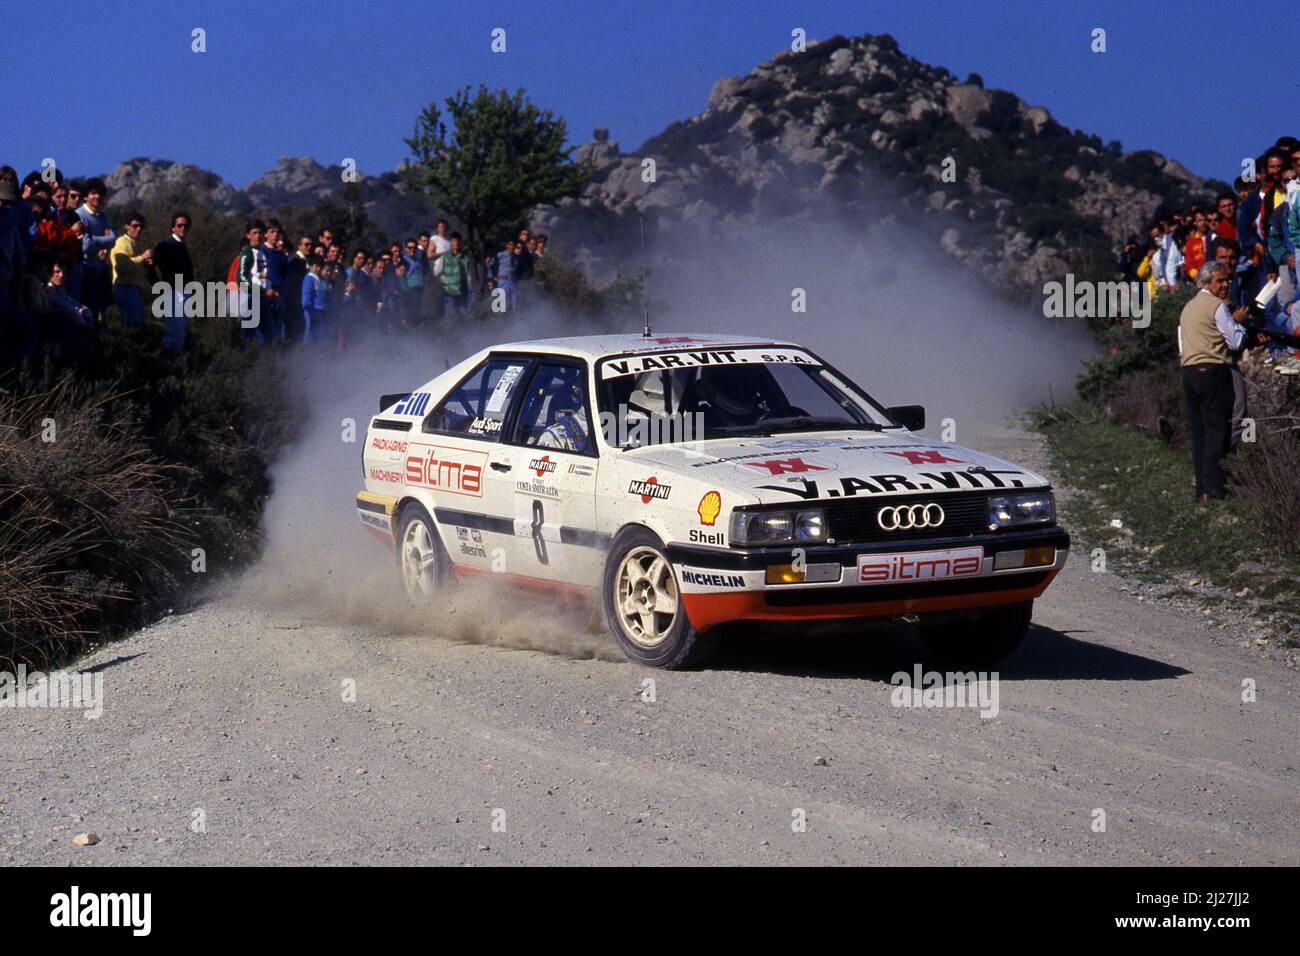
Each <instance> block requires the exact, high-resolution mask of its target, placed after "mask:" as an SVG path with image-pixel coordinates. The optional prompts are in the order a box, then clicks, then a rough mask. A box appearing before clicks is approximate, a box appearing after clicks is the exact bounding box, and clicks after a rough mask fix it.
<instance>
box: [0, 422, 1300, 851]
mask: <svg viewBox="0 0 1300 956" xmlns="http://www.w3.org/2000/svg"><path fill="white" fill-rule="evenodd" d="M972 444H975V443H974V442H972ZM976 447H983V448H987V449H988V450H990V451H992V452H994V453H998V454H1002V455H1005V456H1007V457H1011V458H1014V459H1018V460H1020V461H1023V462H1025V463H1027V464H1031V465H1036V466H1039V467H1042V465H1043V462H1042V450H1041V447H1040V445H1039V443H1038V441H1037V439H1036V438H1034V437H1032V436H1028V435H1025V434H1023V433H1020V432H1015V431H1010V430H1008V431H1003V432H998V433H995V434H992V435H985V436H982V437H981V441H980V443H978V444H976ZM329 586H330V585H329V582H328V581H323V582H322V584H321V588H322V591H324V590H325V589H328V588H329ZM476 606H477V607H479V608H480V609H481V607H482V605H475V604H473V603H470V604H468V605H466V606H461V607H458V608H456V609H455V610H456V612H457V613H459V614H461V615H473V614H475V613H476ZM530 613H531V614H534V615H538V617H535V618H534V619H533V621H532V624H533V625H535V626H536V627H540V626H541V625H540V624H539V623H538V622H539V621H541V620H542V616H547V617H548V618H549V620H548V623H547V625H546V627H547V628H549V633H552V634H555V633H568V634H571V635H573V636H572V639H571V640H568V641H561V642H558V645H557V643H556V642H554V641H551V640H550V639H548V638H546V637H545V636H543V637H541V638H528V639H523V640H520V639H519V636H518V635H519V634H520V633H522V634H525V635H527V634H531V633H533V632H534V631H535V630H536V627H530V626H525V627H523V628H522V630H520V629H519V628H516V629H515V631H514V632H513V636H512V633H507V634H505V636H499V635H495V634H494V633H493V632H492V628H491V626H490V625H481V626H478V627H470V628H461V629H460V630H459V631H458V632H456V633H459V634H460V635H461V637H462V638H464V637H469V638H471V640H469V641H466V640H460V641H456V640H447V639H445V638H440V637H435V636H430V635H429V634H428V633H427V631H425V632H423V633H421V632H420V629H419V628H409V627H406V628H399V629H392V628H388V627H385V626H382V624H366V623H364V621H362V622H358V620H357V619H356V618H355V617H354V616H351V615H347V614H339V613H337V612H336V611H334V610H332V609H330V608H328V607H327V606H316V605H314V604H313V603H312V602H310V601H308V602H302V601H299V602H298V603H297V605H295V607H291V608H286V607H283V606H278V607H272V608H259V607H250V606H249V604H248V602H247V600H246V599H245V598H244V597H242V596H231V597H227V598H225V599H223V600H221V601H218V602H216V603H213V604H210V605H208V606H205V607H204V608H202V609H201V610H199V611H197V612H195V613H191V614H187V615H184V616H179V617H174V618H171V619H168V620H166V621H164V622H163V623H161V624H159V625H157V626H155V627H151V628H149V629H147V630H145V631H143V632H141V633H139V634H136V635H134V636H133V637H131V638H130V639H128V640H125V641H121V642H119V643H115V644H113V645H111V646H108V647H106V648H103V649H102V650H101V651H99V652H97V653H96V654H94V655H92V656H91V657H90V658H88V659H87V660H86V661H84V662H83V666H84V667H94V668H97V669H98V670H99V673H101V674H102V675H103V679H104V693H105V698H106V703H105V709H104V713H103V715H102V717H101V718H100V719H98V720H88V719H84V717H83V715H82V714H81V713H80V712H77V711H69V710H26V709H23V710H7V711H0V765H2V766H3V767H4V774H3V781H2V782H0V863H5V864H29V863H44V864H65V863H92V862H93V863H97V864H112V863H118V864H142V863H251V864H258V863H268V864H278V863H309V864H310V863H379V864H385V863H394V864H396V863H439V864H463V863H472V864H510V863H532V864H540V863H557V864H584V863H633V864H676V863H732V864H789V863H799V864H823V863H825V864H838V863H869V864H876V863H900V864H901V863H937V864H947V863H956V864H1118V863H1139V864H1145V863H1175V864H1179V863H1183V864H1186V863H1200V864H1205V863H1210V864H1252V865H1263V864H1290V865H1295V864H1297V863H1300V819H1298V815H1297V812H1296V811H1297V806H1300V802H1298V800H1297V796H1298V792H1300V770H1298V769H1297V765H1300V754H1297V745H1296V732H1297V728H1298V727H1300V693H1298V692H1300V674H1297V673H1296V671H1295V670H1293V669H1288V668H1287V667H1285V666H1283V665H1282V664H1281V663H1279V662H1277V661H1274V660H1270V659H1266V658H1263V657H1260V656H1258V655H1256V654H1254V653H1252V652H1251V651H1248V650H1243V649H1242V648H1241V647H1240V646H1238V645H1239V641H1238V640H1237V639H1236V638H1234V636H1233V633H1232V632H1231V630H1230V629H1229V630H1218V629H1213V628H1210V627H1208V626H1207V623H1206V620H1205V618H1204V617H1203V616H1201V615H1198V614H1196V613H1192V612H1188V611H1185V610H1180V609H1177V608H1174V607H1172V606H1170V605H1167V604H1161V603H1160V602H1153V601H1142V602H1139V601H1138V600H1137V599H1136V598H1135V597H1133V596H1132V595H1130V594H1129V593H1127V592H1126V590H1125V589H1124V588H1123V586H1122V582H1121V581H1119V580H1117V579H1116V577H1115V576H1114V575H1113V574H1104V573H1103V574H1096V573H1092V572H1091V571H1090V569H1089V564H1088V561H1087V560H1086V556H1084V555H1082V554H1079V553H1076V554H1075V555H1074V556H1073V557H1072V559H1071V562H1070V564H1069V565H1068V566H1067V568H1066V570H1065V571H1064V572H1063V574H1062V576H1061V577H1060V579H1059V580H1058V582H1057V583H1056V584H1055V585H1054V586H1053V588H1052V589H1050V590H1049V591H1048V593H1047V594H1046V595H1045V597H1044V598H1043V599H1042V600H1040V601H1039V602H1038V605H1037V608H1036V613H1035V627H1034V630H1033V633H1032V634H1031V637H1030V640H1029V642H1028V644H1027V645H1026V647H1025V648H1024V649H1023V650H1022V651H1021V652H1020V653H1019V654H1018V655H1016V656H1015V657H1014V658H1012V659H1011V660H1010V661H1008V662H1007V663H1005V664H1004V665H1003V666H1002V667H1001V669H1000V681H999V684H998V687H999V700H998V704H999V712H998V715H997V716H996V717H994V718H992V719H985V718H983V717H981V716H980V714H979V712H978V711H976V710H974V709H956V708H948V709H945V708H938V709H926V708H902V707H896V706H893V705H891V690H892V688H891V686H890V683H889V681H890V677H891V675H892V674H893V673H894V672H896V671H909V672H910V671H911V670H912V668H913V665H914V664H915V662H916V660H917V659H918V655H919V653H920V643H919V641H918V640H917V639H916V637H915V636H914V635H912V634H910V633H908V632H906V631H899V632H897V633H888V634H883V635H881V634H877V635H873V636H869V637H864V638H857V639H849V638H843V637H840V638H833V639H831V638H819V637H814V636H804V637H797V638H796V637H782V638H779V639H767V640H753V641H748V642H739V643H733V644H732V645H730V646H728V647H727V648H726V649H725V650H724V652H723V654H722V655H721V657H720V658H719V659H718V660H717V661H715V662H714V664H713V665H712V666H711V668H710V669H708V670H705V671H699V672H686V673H661V672H652V671H647V670H644V669H640V668H638V667H635V666H633V665H631V664H627V663H624V662H623V661H622V659H621V658H618V657H617V655H616V652H615V651H614V650H613V648H612V642H610V641H608V640H607V639H605V638H602V637H600V636H597V635H588V634H583V633H582V628H583V624H584V621H583V620H582V619H577V620H569V619H567V618H562V617H561V618H557V617H555V614H554V612H553V611H550V610H547V609H533V610H532V611H531V612H530ZM525 623H527V622H525ZM520 644H522V645H530V644H536V645H541V646H543V647H546V646H559V645H563V647H562V649H563V653H556V652H554V651H545V650H531V649H520V647H518V646H510V645H520ZM648 678H649V679H652V680H653V682H654V686H653V690H654V694H653V696H654V700H653V702H651V701H648V700H646V699H644V698H645V697H646V696H648V695H647V693H646V691H647V685H645V684H644V683H643V682H644V681H646V680H647V679H648ZM1247 678H1251V679H1253V680H1254V682H1255V686H1256V688H1257V695H1258V699H1257V700H1256V701H1255V702H1253V703H1243V701H1242V683H1243V681H1244V680H1245V679H1247ZM350 687H355V700H354V701H349V700H346V699H345V697H347V696H349V694H348V689H349V688H350ZM1099 810H1100V811H1104V814H1105V817H1104V819H1105V829H1104V832H1097V831H1096V830H1095V829H1094V827H1095V825H1096V823H1095V821H1097V820H1099V819H1100V818H1099V816H1098V814H1097V812H1096V811H1099ZM801 814H802V815H801ZM801 819H803V820H806V828H805V829H803V830H802V831H801V832H799V828H798V825H797V824H798V822H799V820H801ZM494 824H495V828H494ZM792 824H794V825H792ZM85 832H93V833H96V834H98V835H99V837H100V838H101V841H100V842H99V843H98V844H97V845H93V846H84V847H83V846H74V845H73V842H72V840H73V837H74V836H75V835H76V834H79V833H85Z"/></svg>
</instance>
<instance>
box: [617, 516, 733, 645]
mask: <svg viewBox="0 0 1300 956" xmlns="http://www.w3.org/2000/svg"><path fill="white" fill-rule="evenodd" d="M603 590H604V595H605V622H606V623H607V624H608V625H609V629H610V631H611V632H613V634H614V639H615V640H616V641H618V646H619V648H620V649H621V650H622V651H623V653H624V654H625V655H626V656H627V657H628V658H629V659H630V660H633V661H636V662H637V663H638V664H645V665H646V666H648V667H663V668H675V667H690V666H693V665H696V664H699V663H701V662H702V661H703V660H704V659H705V657H706V656H707V654H708V653H709V651H711V650H712V648H713V644H714V642H713V641H712V640H711V639H710V637H709V636H707V635H704V634H701V633H700V632H699V631H697V630H695V628H693V627H692V626H691V622H690V621H689V620H688V619H687V617H686V610H685V608H684V607H683V606H682V598H681V592H680V591H679V590H678V587H677V575H676V574H675V573H674V571H673V566H672V564H670V563H669V561H668V558H667V557H665V555H664V552H663V542H661V541H660V540H659V538H658V537H657V536H656V535H655V534H653V533H652V532H651V531H649V530H648V529H646V528H628V529H626V530H624V531H623V532H621V533H620V534H619V535H618V537H616V538H615V539H614V541H613V542H612V543H611V545H610V548H609V555H608V556H607V557H606V559H605V577H604V588H603Z"/></svg>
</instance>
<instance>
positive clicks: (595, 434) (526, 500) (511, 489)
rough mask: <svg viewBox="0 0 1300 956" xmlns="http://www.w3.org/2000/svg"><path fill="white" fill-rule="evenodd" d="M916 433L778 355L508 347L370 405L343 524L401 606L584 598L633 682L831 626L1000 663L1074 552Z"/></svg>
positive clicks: (1037, 479)
mask: <svg viewBox="0 0 1300 956" xmlns="http://www.w3.org/2000/svg"><path fill="white" fill-rule="evenodd" d="M924 425H925V412H924V409H922V408H920V407H919V406H914V405H904V406H897V407H892V408H887V407H884V406H882V405H880V404H879V403H878V402H876V401H875V399H873V398H872V397H871V396H870V395H868V394H867V393H866V392H865V391H863V390H862V389H861V388H859V387H858V386H857V385H855V384H854V383H853V382H852V381H850V380H849V379H848V377H847V376H845V375H844V374H842V373H841V372H838V371H836V370H835V369H834V368H833V367H832V366H831V365H830V364H829V363H827V362H825V361H823V360H822V359H821V358H819V357H818V356H817V355H815V354H814V353H813V352H811V351H809V350H808V349H805V348H802V347H801V346H798V345H795V344H792V343H789V342H770V341H760V340H753V339H747V338H744V337H734V336H721V335H703V334H701V335H666V336H665V335H661V336H656V337H646V336H634V335H604V336H592V337H584V338H561V339H547V340H543V341H536V342H521V343H517V344H513V345H501V346H497V347H495V348H490V349H486V350H484V351H482V352H479V353H478V354H476V355H473V356H471V357H470V358H468V359H466V360H465V361H463V362H461V363H460V364H459V365H457V366H455V367H454V368H451V369H448V370H447V371H446V372H444V373H443V374H441V375H439V376H437V377H436V378H434V379H433V380H432V381H429V382H427V383H426V384H424V385H422V386H420V387H419V388H417V389H415V390H414V391H412V392H409V393H405V394H397V395H385V396H383V397H382V398H381V400H380V412H379V414H378V415H376V416H375V417H374V418H372V419H371V421H370V426H369V430H368V432H367V435H366V441H365V451H364V466H363V470H364V473H365V489H364V490H363V491H361V492H360V493H358V494H357V496H356V506H357V511H358V514H359V516H360V519H361V523H362V524H363V526H364V527H365V528H366V529H367V530H369V531H371V532H373V533H374V534H376V535H377V536H378V537H379V538H380V539H381V540H382V541H383V542H384V544H385V545H386V546H388V547H390V548H392V549H393V551H394V553H395V555H396V563H397V566H398V569H399V571H400V576H401V581H402V583H403V585H404V587H405V589H406V593H407V595H408V596H409V597H410V598H411V599H413V600H415V601H418V602H429V603H436V602H437V601H438V599H439V596H440V595H442V594H443V593H444V590H445V589H447V588H449V587H451V586H453V584H454V582H455V580H456V579H458V578H462V577H465V576H470V575H475V574H480V575H489V576H493V579H494V580H510V581H513V582H515V583H518V584H522V585H525V586H528V587H534V588H545V589H552V590H557V591H562V592H568V593H570V594H576V595H582V596H586V597H588V598H590V599H592V600H593V601H596V602H599V603H600V604H602V605H603V608H604V613H605V618H606V621H607V623H608V626H609V629H610V631H611V632H612V633H613V635H614V638H615V639H616V640H617V641H618V643H619V645H620V647H621V648H622V650H623V651H624V653H625V654H626V655H627V656H628V657H629V658H631V659H633V660H635V661H638V662H640V663H643V664H648V665H652V666H658V667H674V666H679V665H683V664H686V663H688V662H691V661H694V660H698V659H699V658H700V656H701V654H702V652H703V650H704V648H705V647H707V646H708V645H709V644H710V643H711V639H712V638H713V637H716V636H717V635H718V634H720V633H722V632H723V631H724V630H735V629H742V630H743V629H744V628H745V625H744V624H742V622H761V621H826V620H836V619H840V620H845V621H861V622H863V623H873V624H879V623H898V622H906V623H911V624H916V625H917V626H918V627H919V629H920V633H921V635H922V637H923V638H924V639H925V640H926V642H927V643H928V644H929V645H930V646H931V648H932V649H934V650H935V651H936V652H938V653H942V654H944V655H953V656H955V657H957V658H965V659H967V660H969V661H971V662H975V661H982V662H988V661H993V660H998V659H1000V658H1002V657H1005V656H1006V655H1007V654H1009V653H1011V652H1012V651H1013V650H1015V649H1016V647H1018V646H1019V644H1020V642H1021V641H1022V640H1023V639H1024V636H1025V634H1026V632H1027V630H1028V627H1029V622H1030V613H1031V609H1032V607H1033V601H1034V598H1036V597H1038V596H1039V595H1040V594H1042V593H1043V591H1044V590H1045V589H1046V588H1047V586H1048V585H1049V584H1050V583H1051V581H1052V579H1053V578H1054V577H1055V576H1056V574H1057V572H1058V571H1060V569H1061V568H1062V567H1063V566H1064V564H1065V560H1066V555H1067V554H1068V551H1069V544H1070V541H1069V537H1068V535H1067V534H1066V532H1065V531H1064V530H1063V529H1061V528H1060V527H1059V526H1058V525H1057V523H1056V514H1055V503H1054V500H1053V496H1052V490H1051V487H1050V485H1049V484H1048V482H1047V481H1046V480H1045V479H1044V478H1043V477H1041V476H1040V475H1036V474H1034V473H1032V472H1029V471H1025V470H1024V469H1022V468H1019V467H1017V466H1016V465H1013V464H1010V463H1008V462H1005V461H1000V460H998V459H996V458H991V457H989V456H988V455H983V454H980V453H978V452H974V451H971V450H969V449H966V448H959V447H957V446H954V445H951V444H948V443H945V442H940V441H933V440H931V439H928V438H923V437H921V436H919V435H917V434H915V432H916V431H919V430H920V429H922V428H924Z"/></svg>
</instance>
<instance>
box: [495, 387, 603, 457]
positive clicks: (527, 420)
mask: <svg viewBox="0 0 1300 956" xmlns="http://www.w3.org/2000/svg"><path fill="white" fill-rule="evenodd" d="M587 409H588V402H587V376H586V372H585V370H584V369H583V368H582V367H580V366H576V365H539V366H538V367H537V371H536V372H534V373H533V377H532V380H531V381H530V382H529V383H528V391H526V392H525V393H524V399H523V405H522V406H521V407H520V409H519V421H518V422H517V423H516V425H515V433H514V436H513V437H512V438H511V441H512V442H513V443H514V444H516V445H532V446H535V447H537V448H557V449H559V450H561V451H576V452H583V453H587V454H590V453H591V452H592V451H594V450H595V442H594V441H593V440H592V437H591V422H590V418H589V414H588V411H587Z"/></svg>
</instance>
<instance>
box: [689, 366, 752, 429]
mask: <svg viewBox="0 0 1300 956" xmlns="http://www.w3.org/2000/svg"><path fill="white" fill-rule="evenodd" d="M759 381H760V379H759V375H758V368H757V367H752V366H748V365H726V366H718V367H714V368H705V369H702V370H701V375H700V385H699V393H700V397H701V398H702V399H703V400H705V401H707V402H708V403H709V404H710V405H712V406H713V407H714V408H716V409H718V410H719V411H720V412H722V413H723V414H725V415H729V416H731V417H733V418H747V417H749V416H752V415H753V414H754V413H755V412H757V411H758V404H759V402H760V401H762V398H763V396H762V391H761V389H760V386H759Z"/></svg>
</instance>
